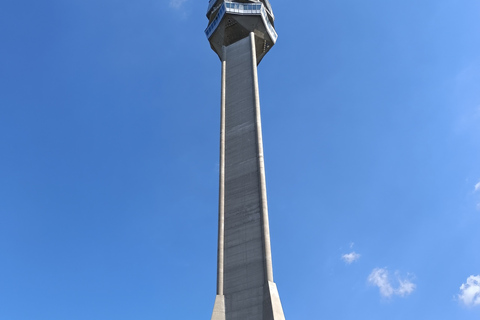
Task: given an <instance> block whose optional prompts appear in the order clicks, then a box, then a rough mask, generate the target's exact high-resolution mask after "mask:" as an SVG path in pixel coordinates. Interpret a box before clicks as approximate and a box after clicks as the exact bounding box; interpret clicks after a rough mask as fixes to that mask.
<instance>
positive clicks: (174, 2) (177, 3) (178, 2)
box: [170, 0, 187, 9]
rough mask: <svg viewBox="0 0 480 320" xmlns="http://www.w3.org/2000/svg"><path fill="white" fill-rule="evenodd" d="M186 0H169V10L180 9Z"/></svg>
mask: <svg viewBox="0 0 480 320" xmlns="http://www.w3.org/2000/svg"><path fill="white" fill-rule="evenodd" d="M185 2H187V0H170V8H173V9H180V8H181V7H182V6H183V4H184V3H185Z"/></svg>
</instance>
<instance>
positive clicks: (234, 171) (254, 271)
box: [212, 32, 285, 320]
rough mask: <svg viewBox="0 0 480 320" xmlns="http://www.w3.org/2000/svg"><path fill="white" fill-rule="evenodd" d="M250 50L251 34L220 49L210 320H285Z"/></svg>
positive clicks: (254, 61)
mask: <svg viewBox="0 0 480 320" xmlns="http://www.w3.org/2000/svg"><path fill="white" fill-rule="evenodd" d="M255 45H256V39H255V35H254V33H253V32H252V33H250V35H249V36H248V37H247V38H244V39H242V40H240V41H237V42H235V43H234V44H231V45H229V46H228V47H224V49H223V61H222V99H221V106H222V107H221V130H220V131H221V138H220V145H221V146H220V201H219V240H218V272H217V298H216V300H215V307H214V312H213V314H212V320H223V319H225V320H284V319H285V317H284V315H283V310H282V306H281V303H280V298H279V295H278V291H277V287H276V285H275V283H274V282H273V271H272V258H271V251H270V231H269V224H268V207H267V193H266V181H265V168H264V158H263V141H262V128H261V119H260V99H259V90H258V80H257V58H256V49H255ZM222 312H224V314H222Z"/></svg>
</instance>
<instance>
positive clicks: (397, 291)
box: [368, 268, 416, 298]
mask: <svg viewBox="0 0 480 320" xmlns="http://www.w3.org/2000/svg"><path fill="white" fill-rule="evenodd" d="M396 278H397V279H396V280H397V282H398V287H397V288H394V287H393V286H392V280H391V277H390V275H389V273H388V270H387V269H386V268H375V269H373V271H372V273H370V275H369V276H368V282H369V283H370V284H371V285H374V286H377V287H378V289H379V290H380V294H381V295H382V296H383V297H386V298H389V297H391V296H393V295H398V296H401V297H405V296H408V295H409V294H411V293H412V292H413V291H414V290H415V288H416V285H415V284H414V283H413V282H411V281H410V280H408V279H401V278H400V277H399V276H398V275H397V277H396Z"/></svg>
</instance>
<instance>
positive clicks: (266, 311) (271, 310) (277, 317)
mask: <svg viewBox="0 0 480 320" xmlns="http://www.w3.org/2000/svg"><path fill="white" fill-rule="evenodd" d="M263 291H264V292H263V294H264V295H263V315H262V316H261V317H258V316H256V315H255V316H253V314H252V316H251V317H249V318H248V319H246V318H244V315H242V316H241V317H240V315H238V314H230V313H229V312H228V308H226V307H225V296H223V295H217V297H216V298H215V305H214V307H213V313H212V318H211V320H285V315H284V314H283V308H282V304H281V302H280V295H279V294H278V290H277V285H276V284H275V283H274V282H271V281H269V282H268V283H267V284H266V285H265V286H264V287H263ZM227 300H228V297H227ZM227 304H228V301H227ZM247 313H248V312H247Z"/></svg>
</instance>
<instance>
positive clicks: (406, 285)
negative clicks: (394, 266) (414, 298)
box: [395, 279, 415, 297]
mask: <svg viewBox="0 0 480 320" xmlns="http://www.w3.org/2000/svg"><path fill="white" fill-rule="evenodd" d="M398 282H399V287H398V289H397V290H396V291H395V292H396V293H397V294H398V295H399V296H401V297H404V296H408V295H409V294H410V293H412V292H413V290H415V284H414V283H412V282H410V280H407V279H405V280H400V279H399V280H398Z"/></svg>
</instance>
